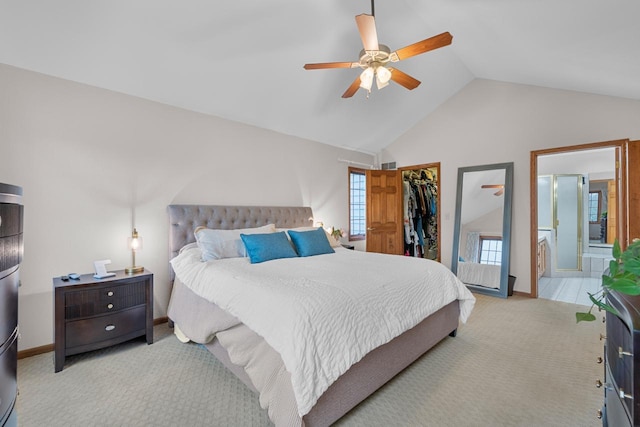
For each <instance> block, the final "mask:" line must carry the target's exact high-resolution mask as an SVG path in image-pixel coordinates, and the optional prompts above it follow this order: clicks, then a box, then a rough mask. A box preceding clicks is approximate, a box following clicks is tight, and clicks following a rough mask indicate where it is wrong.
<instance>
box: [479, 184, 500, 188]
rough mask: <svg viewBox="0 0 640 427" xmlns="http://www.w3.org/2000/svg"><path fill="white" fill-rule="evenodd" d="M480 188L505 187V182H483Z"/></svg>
mask: <svg viewBox="0 0 640 427" xmlns="http://www.w3.org/2000/svg"><path fill="white" fill-rule="evenodd" d="M480 188H504V184H482V185H481V186H480Z"/></svg>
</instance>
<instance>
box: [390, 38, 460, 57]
mask: <svg viewBox="0 0 640 427" xmlns="http://www.w3.org/2000/svg"><path fill="white" fill-rule="evenodd" d="M451 40H453V36H452V35H451V34H450V33H449V32H445V33H442V34H438V35H437V36H433V37H429V38H428V39H424V40H422V41H419V42H416V43H414V44H411V45H409V46H405V47H403V48H402V49H398V50H396V51H395V52H394V53H393V54H391V60H392V61H394V59H395V58H396V57H397V61H401V60H403V59H407V58H411V57H412V56H416V55H420V54H421V53H425V52H429V51H430V50H434V49H438V48H440V47H443V46H447V45H450V44H451ZM394 54H395V55H394ZM394 62H395V61H394Z"/></svg>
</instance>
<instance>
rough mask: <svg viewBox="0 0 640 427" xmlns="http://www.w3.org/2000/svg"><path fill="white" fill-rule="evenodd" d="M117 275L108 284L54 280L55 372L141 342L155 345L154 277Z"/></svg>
mask: <svg viewBox="0 0 640 427" xmlns="http://www.w3.org/2000/svg"><path fill="white" fill-rule="evenodd" d="M115 273H116V275H115V276H113V277H109V278H106V279H96V278H94V277H93V275H91V274H84V275H82V276H80V278H79V279H78V280H73V279H69V280H68V281H63V280H62V279H61V278H60V277H55V278H54V279H53V287H54V290H55V298H54V305H55V307H54V311H55V371H56V372H59V371H61V370H62V368H63V367H64V362H65V358H66V357H67V356H71V355H73V354H78V353H84V352H85V351H90V350H97V349H99V348H104V347H108V346H111V345H114V344H119V343H121V342H124V341H128V340H130V339H133V338H137V337H140V336H145V337H146V340H147V344H151V343H153V274H152V273H151V272H149V271H146V270H145V271H144V272H142V273H138V274H126V273H125V272H124V270H121V271H117V272H115Z"/></svg>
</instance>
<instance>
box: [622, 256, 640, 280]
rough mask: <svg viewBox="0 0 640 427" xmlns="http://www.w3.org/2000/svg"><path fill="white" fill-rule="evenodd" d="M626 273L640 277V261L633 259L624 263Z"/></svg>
mask: <svg viewBox="0 0 640 427" xmlns="http://www.w3.org/2000/svg"><path fill="white" fill-rule="evenodd" d="M623 268H624V271H626V272H629V273H633V274H634V275H636V276H639V275H640V259H638V258H631V259H628V260H626V261H624V264H623Z"/></svg>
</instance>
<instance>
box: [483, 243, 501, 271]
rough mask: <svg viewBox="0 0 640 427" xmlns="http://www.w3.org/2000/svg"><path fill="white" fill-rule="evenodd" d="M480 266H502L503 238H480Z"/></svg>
mask: <svg viewBox="0 0 640 427" xmlns="http://www.w3.org/2000/svg"><path fill="white" fill-rule="evenodd" d="M480 264H493V265H501V264H502V237H490V236H480Z"/></svg>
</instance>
